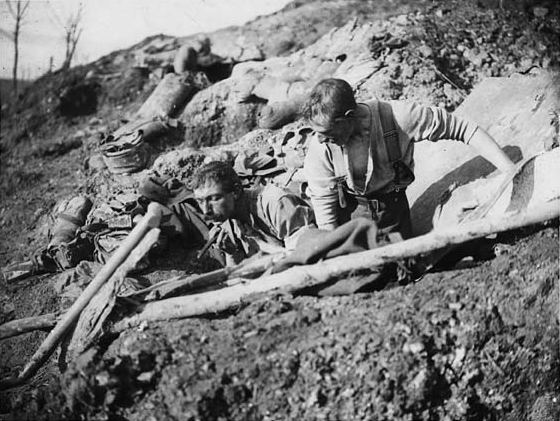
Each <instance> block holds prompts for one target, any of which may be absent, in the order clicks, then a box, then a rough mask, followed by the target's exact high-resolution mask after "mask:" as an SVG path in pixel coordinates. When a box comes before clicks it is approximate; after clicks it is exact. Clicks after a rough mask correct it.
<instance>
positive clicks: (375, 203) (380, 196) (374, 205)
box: [353, 188, 406, 212]
mask: <svg viewBox="0 0 560 421" xmlns="http://www.w3.org/2000/svg"><path fill="white" fill-rule="evenodd" d="M405 190H406V189H405V188H401V189H395V190H392V191H390V192H388V193H377V192H373V193H369V194H367V195H364V196H357V195H353V197H354V198H355V199H356V201H357V202H358V206H360V205H362V206H367V207H368V209H369V210H370V211H372V212H379V211H380V206H379V204H380V202H381V203H386V202H396V201H397V200H398V199H399V198H400V197H402V195H404V194H405Z"/></svg>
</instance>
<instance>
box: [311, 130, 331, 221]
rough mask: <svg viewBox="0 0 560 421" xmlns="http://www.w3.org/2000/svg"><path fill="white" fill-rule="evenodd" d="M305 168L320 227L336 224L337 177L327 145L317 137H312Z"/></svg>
mask: <svg viewBox="0 0 560 421" xmlns="http://www.w3.org/2000/svg"><path fill="white" fill-rule="evenodd" d="M303 169H304V172H305V176H306V178H307V183H308V192H309V197H310V198H311V204H312V206H313V210H314V212H315V219H316V221H317V225H318V227H319V228H322V227H324V226H325V225H327V224H336V223H337V220H338V216H337V205H338V190H337V185H336V183H337V178H336V175H335V171H334V166H333V163H332V157H331V156H330V151H329V149H328V147H327V145H325V144H321V143H320V142H319V141H318V139H317V138H316V137H313V138H311V140H310V142H309V148H308V150H307V154H306V156H305V160H304V164H303Z"/></svg>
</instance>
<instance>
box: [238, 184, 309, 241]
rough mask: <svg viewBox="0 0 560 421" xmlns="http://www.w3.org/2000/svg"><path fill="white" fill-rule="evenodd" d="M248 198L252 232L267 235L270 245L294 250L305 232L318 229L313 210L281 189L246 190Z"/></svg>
mask: <svg viewBox="0 0 560 421" xmlns="http://www.w3.org/2000/svg"><path fill="white" fill-rule="evenodd" d="M245 194H247V196H248V199H249V209H250V210H249V212H250V217H251V225H252V228H254V229H256V230H257V231H259V233H260V234H261V235H262V234H264V237H265V240H266V241H268V242H273V243H274V242H276V244H278V245H281V246H283V247H285V248H287V249H288V250H293V249H294V248H295V244H296V242H297V239H298V238H299V236H300V235H301V234H302V233H303V232H304V231H305V229H307V228H309V227H311V226H313V227H314V226H315V216H314V213H313V209H312V208H311V206H309V205H308V204H307V203H306V202H305V201H304V200H303V199H302V198H300V197H299V196H297V195H295V194H293V193H290V192H288V191H286V190H283V189H281V188H280V187H277V186H275V185H272V184H269V185H266V186H264V187H256V188H252V189H247V190H246V191H245ZM304 228H305V229H304Z"/></svg>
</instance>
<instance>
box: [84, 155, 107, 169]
mask: <svg viewBox="0 0 560 421" xmlns="http://www.w3.org/2000/svg"><path fill="white" fill-rule="evenodd" d="M87 168H89V169H91V170H94V171H101V170H103V169H105V168H107V165H105V161H104V160H103V156H102V155H101V154H100V153H96V154H93V155H92V156H90V157H89V159H88V160H87Z"/></svg>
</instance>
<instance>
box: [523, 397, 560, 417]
mask: <svg viewBox="0 0 560 421" xmlns="http://www.w3.org/2000/svg"><path fill="white" fill-rule="evenodd" d="M558 419H560V403H559V402H558V397H557V396H554V394H552V393H546V394H544V395H543V396H539V397H538V398H537V399H536V400H535V403H534V404H533V407H532V408H531V413H530V414H529V421H556V420H558Z"/></svg>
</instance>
